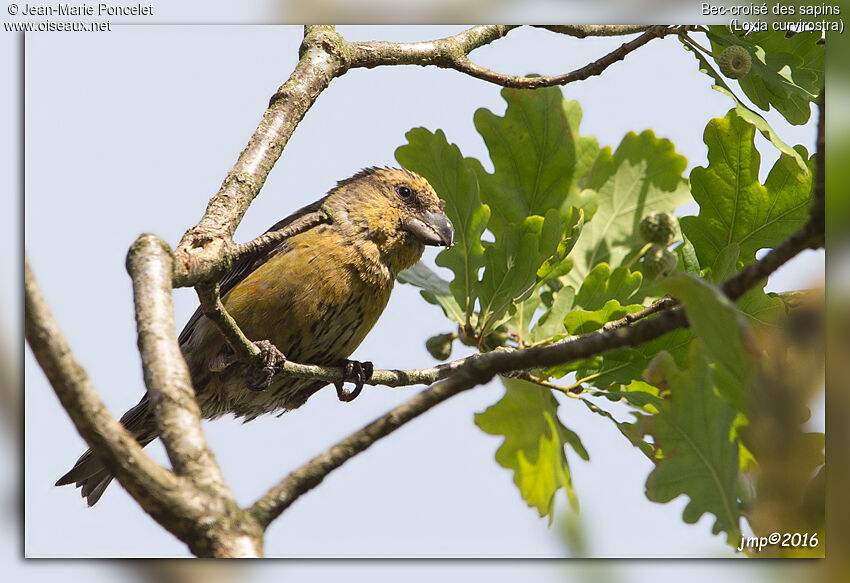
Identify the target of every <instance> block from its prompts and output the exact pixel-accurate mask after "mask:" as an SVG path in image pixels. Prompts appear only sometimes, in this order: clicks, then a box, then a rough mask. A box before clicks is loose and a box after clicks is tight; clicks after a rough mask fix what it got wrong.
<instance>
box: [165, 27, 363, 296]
mask: <svg viewBox="0 0 850 583" xmlns="http://www.w3.org/2000/svg"><path fill="white" fill-rule="evenodd" d="M345 48H346V44H345V41H344V40H343V39H342V37H341V36H339V34H337V33H336V31H335V30H334V27H332V26H308V27H305V35H304V42H303V43H302V45H301V52H300V55H301V57H300V60H299V61H298V64H297V65H296V67H295V70H294V71H293V72H292V74H291V75H290V76H289V79H288V80H287V81H286V83H284V84H283V85H282V86H281V87H280V89H278V91H277V93H276V94H275V96H274V97H273V98H272V100H271V102H270V103H269V106H268V108H267V109H266V111H265V113H264V114H263V119H262V121H261V122H260V124H259V125H258V126H257V129H256V130H255V131H254V135H253V136H251V139H250V140H249V141H248V145H247V146H246V147H245V149H244V150H242V153H241V154H240V155H239V158H238V159H237V161H236V164H234V166H233V168H232V169H231V170H230V172H229V173H228V174H227V176H226V177H225V179H224V182H223V183H222V185H221V188H220V189H219V191H218V193H217V194H216V195H215V196H214V197H213V198H212V199H211V200H210V202H209V204H208V205H207V209H206V212H205V213H204V216H203V217H202V218H201V220H200V221H199V222H198V224H197V225H196V226H194V227H192V228H191V229H189V230H188V231H187V232H186V234H185V235H184V236H183V239H182V240H181V241H180V244H179V245H178V247H177V249H175V251H174V256H175V260H176V261H175V264H174V285H175V286H176V287H178V286H191V285H195V284H196V283H198V282H202V281H216V280H217V279H220V277H221V275H223V274H224V272H225V271H226V270H227V268H228V265H229V253H228V250H229V248H230V246H231V245H232V241H231V237H232V235H233V232H234V231H235V230H236V227H237V226H238V225H239V221H240V220H241V219H242V217H243V215H244V214H245V212H246V211H247V210H248V205H250V204H251V201H252V200H254V198H255V197H256V196H257V194H258V193H259V192H260V188H261V187H262V186H263V184H264V183H265V181H266V178H267V177H268V175H269V172H270V171H271V169H272V167H273V166H274V163H275V162H276V161H277V159H278V158H279V157H280V154H281V152H283V148H284V146H286V144H287V142H288V141H289V138H290V137H291V136H292V132H294V131H295V128H296V126H297V125H298V124H299V123H300V121H301V120H302V119H303V118H304V115H305V114H306V113H307V111H308V110H309V109H310V107H311V106H312V105H313V103H315V101H316V99H317V98H318V96H319V94H320V93H321V92H322V91H323V90H324V89H325V88H326V87H327V86H328V84H329V83H330V82H331V80H332V79H333V78H334V77H337V76H338V75H341V74H342V73H344V72H345V71H346V70H347V69H348V63H349V58H348V53H347V51H346V50H345Z"/></svg>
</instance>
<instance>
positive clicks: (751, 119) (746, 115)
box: [685, 44, 808, 173]
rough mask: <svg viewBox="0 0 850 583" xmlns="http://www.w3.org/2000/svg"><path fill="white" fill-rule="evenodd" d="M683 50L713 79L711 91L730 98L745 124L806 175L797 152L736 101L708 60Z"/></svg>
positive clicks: (762, 119)
mask: <svg viewBox="0 0 850 583" xmlns="http://www.w3.org/2000/svg"><path fill="white" fill-rule="evenodd" d="M685 49H686V50H689V51H691V52H693V55H694V57H696V59H697V61H699V70H700V72H701V73H704V74H706V75H708V76H709V77H711V78H712V79H714V83H715V84H714V85H712V88H713V89H716V90H717V91H719V92H720V93H722V94H723V95H726V96H727V97H729V98H731V99H732V101H734V102H735V111H736V112H737V113H738V115H739V116H741V118H742V119H744V120H745V121H746V122H747V123H749V124H751V125H753V126H754V127H755V128H756V129H757V130H758V131H759V132H761V135H763V136H764V137H765V138H767V140H769V141H770V143H772V144H773V145H774V146H775V147H776V149H777V150H779V151H780V152H782V153H783V154H787V155H788V156H791V157H792V158H793V159H794V161H795V162H796V163H797V166H799V167H800V169H801V170H802V171H803V172H806V173H808V168H807V167H806V162H805V161H804V160H803V157H802V156H800V154H799V153H797V151H796V150H795V149H794V148H792V147H791V146H789V145H788V144H787V143H785V142H784V141H783V140H782V138H780V137H779V134H777V133H776V130H774V129H773V127H771V125H770V124H769V123H767V120H766V119H764V118H763V117H762V116H761V115H760V114H759V113H757V112H756V111H754V110H752V109H750V108H749V107H747V105H746V104H745V103H744V102H742V101H741V100H740V99H738V96H737V95H735V92H734V91H732V89H731V88H730V87H729V85H727V84H726V81H725V80H724V78H723V76H722V75H721V74H720V73H718V72H717V71H716V70H715V69H714V67H712V66H711V65H710V64H709V62H708V60H706V58H705V57H704V56H703V55H702V53H700V52H699V51H696V50H693V49H692V48H691V47H690V46H688V45H687V44H686V45H685Z"/></svg>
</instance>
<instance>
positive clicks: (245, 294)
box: [56, 168, 454, 506]
mask: <svg viewBox="0 0 850 583" xmlns="http://www.w3.org/2000/svg"><path fill="white" fill-rule="evenodd" d="M443 207H444V203H442V202H441V201H440V200H439V199H438V198H437V195H436V194H435V193H434V190H433V189H432V188H431V185H430V184H428V181H427V180H425V179H424V178H422V177H421V176H419V175H418V174H415V173H413V172H410V171H408V170H399V169H394V168H366V169H364V170H362V171H360V172H358V173H357V174H355V175H354V176H352V177H351V178H348V179H346V180H343V181H341V182H339V183H338V184H337V186H336V187H335V188H333V189H332V190H331V191H330V192H329V193H328V194H327V196H325V197H324V198H322V199H320V200H318V201H316V202H315V203H313V204H311V205H309V206H306V207H304V208H302V209H300V210H298V211H296V212H295V213H294V214H292V215H290V216H289V217H287V218H285V219H283V220H282V221H280V222H279V223H277V224H275V225H274V226H273V227H272V228H271V229H269V231H274V230H278V229H282V228H284V227H285V226H286V225H288V224H290V223H291V222H293V221H294V220H296V219H298V218H300V217H304V216H305V215H308V214H310V213H316V212H320V211H321V212H326V213H327V214H328V215H329V216H330V217H331V219H330V222H325V223H320V224H318V225H316V226H314V227H311V228H309V229H307V230H306V231H304V232H301V233H299V234H297V235H294V236H292V237H290V238H288V239H286V240H284V241H282V242H281V243H279V244H278V245H277V246H276V247H273V248H272V249H269V250H267V251H264V252H260V253H255V254H254V255H253V256H248V257H245V258H243V259H241V260H240V261H239V262H237V263H236V264H235V265H233V267H232V269H231V270H230V272H229V273H228V274H227V275H226V276H225V277H224V279H223V280H222V281H221V284H220V293H221V295H222V302H223V303H224V306H225V307H226V308H227V311H228V312H229V313H230V314H231V315H232V316H233V318H234V319H235V320H236V322H237V323H238V324H239V327H240V328H241V329H242V331H243V332H244V333H245V335H246V336H247V337H248V338H251V339H252V340H257V342H256V344H257V346H258V347H260V348H261V350H263V352H264V354H265V355H266V356H267V357H268V360H269V361H270V362H271V364H272V369H273V367H274V364H275V362H276V359H279V358H282V357H283V355H285V357H286V358H288V359H291V360H293V361H296V362H304V363H311V364H322V365H346V370H347V371H353V372H355V373H356V375H357V379H358V382H357V388H356V389H355V390H354V391H353V392H352V393H346V392H344V391H343V390H342V387H341V385H337V392H338V394H339V397H340V399H341V400H350V399H351V398H353V397H354V396H356V395H357V393H359V390H360V388H362V386H363V382H364V381H365V380H367V377H368V376H369V375H371V363H355V362H353V361H349V360H347V358H348V356H349V355H350V354H351V353H352V352H354V350H355V349H356V348H357V346H359V345H360V343H361V342H362V341H363V339H364V338H365V337H366V334H367V333H368V332H369V330H371V329H372V327H373V326H374V325H375V322H377V320H378V317H379V316H380V315H381V313H382V312H383V311H384V308H385V307H386V305H387V302H388V301H389V298H390V292H391V291H392V288H393V283H394V282H395V277H396V275H398V273H399V272H400V271H402V270H404V269H407V268H408V267H410V266H412V265H413V264H414V263H416V262H417V261H419V258H420V257H421V256H422V252H423V250H424V246H425V245H446V246H449V245H451V244H452V240H453V237H454V229H453V227H452V223H451V221H450V220H449V219H448V217H447V216H446V215H445V213H444V212H443ZM178 340H179V343H180V348H181V350H182V352H183V357H184V358H185V359H186V363H187V364H188V367H189V373H190V375H191V377H192V384H193V386H194V388H195V395H196V398H197V400H198V404H199V405H200V408H201V413H202V415H203V417H205V418H208V419H213V418H216V417H220V416H222V415H225V414H226V413H233V414H234V415H235V416H237V417H243V418H244V419H245V421H250V420H251V419H254V418H256V417H258V416H259V415H262V414H264V413H270V412H273V411H281V410H288V409H295V408H297V407H300V406H301V405H303V404H304V402H305V401H306V400H307V399H308V398H309V397H310V395H312V394H313V393H315V392H316V391H318V390H319V389H320V388H322V387H323V386H325V385H326V384H327V383H325V382H324V381H316V380H311V379H299V378H295V377H286V378H279V379H274V378H273V376H272V375H271V374H267V373H268V370H266V374H263V371H257V370H256V369H253V367H250V366H249V365H247V364H244V363H241V362H239V361H237V360H236V359H235V357H234V356H233V353H232V351H231V349H230V348H229V346H228V345H227V343H226V342H225V340H224V338H223V337H222V335H221V334H220V333H219V331H218V329H217V328H216V327H215V325H214V324H213V323H212V322H211V321H210V320H209V319H208V318H207V317H206V316H204V314H203V313H202V311H201V309H200V308H198V310H197V311H195V313H194V315H193V316H192V317H191V318H190V319H189V322H188V323H187V324H186V327H185V328H184V329H183V331H182V332H181V333H180V336H179V338H178ZM281 353H282V354H281ZM121 423H122V424H123V425H124V426H125V427H126V428H127V429H128V430H129V431H130V432H131V433H133V435H134V436H135V438H136V439H137V440H138V441H139V443H140V444H141V445H142V446H145V445H147V444H148V443H150V442H151V441H153V440H154V439H156V438H157V429H156V424H155V423H154V417H153V411H152V408H151V407H150V400H149V399H148V396H147V394H146V395H145V396H144V397H143V398H142V400H141V401H140V402H139V404H138V405H136V406H135V407H133V408H132V409H130V410H129V411H127V412H126V413H125V414H124V416H123V417H121ZM112 477H113V476H112V474H111V473H110V472H109V470H107V469H106V468H105V467H104V466H103V464H102V463H101V461H100V460H99V459H98V458H97V457H96V456H95V455H93V454H92V451H91V450H88V451H86V453H84V454H83V455H82V457H80V459H79V460H77V463H76V464H75V465H74V467H73V468H72V469H71V470H70V471H69V472H68V473H67V474H65V475H64V476H62V477H61V478H60V479H59V480H58V481H57V482H56V485H57V486H61V485H66V484H72V483H76V485H77V487H80V488H82V495H83V497H85V498H87V500H88V504H89V506H91V505H93V504H95V503H96V502H97V501H98V500H99V499H100V497H101V495H102V494H103V492H104V490H105V489H106V487H107V486H108V485H109V482H110V481H111V480H112Z"/></svg>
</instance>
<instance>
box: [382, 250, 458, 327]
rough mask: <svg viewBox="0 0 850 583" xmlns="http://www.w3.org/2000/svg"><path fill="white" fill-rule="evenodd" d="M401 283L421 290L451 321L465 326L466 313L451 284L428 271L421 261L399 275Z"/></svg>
mask: <svg viewBox="0 0 850 583" xmlns="http://www.w3.org/2000/svg"><path fill="white" fill-rule="evenodd" d="M398 280H399V281H400V282H401V283H407V284H410V285H412V286H415V287H418V288H419V289H420V292H419V293H420V294H421V295H422V297H423V298H425V301H426V302H428V303H429V304H436V305H439V306H440V307H441V308H443V312H444V313H445V314H446V317H447V318H449V319H450V320H453V321H455V322H456V323H458V324H463V321H464V312H463V310H461V308H460V306H459V305H458V304H457V301H455V298H454V296H452V293H451V291H450V290H449V282H447V281H446V280H444V279H443V278H442V277H440V276H439V275H437V274H436V273H434V272H433V271H431V270H430V269H428V266H426V265H425V264H424V263H422V262H421V261H420V262H418V263H416V264H415V265H414V266H413V267H411V268H409V269H405V270H404V271H402V272H401V273H399V274H398Z"/></svg>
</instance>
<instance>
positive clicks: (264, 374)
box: [245, 340, 286, 391]
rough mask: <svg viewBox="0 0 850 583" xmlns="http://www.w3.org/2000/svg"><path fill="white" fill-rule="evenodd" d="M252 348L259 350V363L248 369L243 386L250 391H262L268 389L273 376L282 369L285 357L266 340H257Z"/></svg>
mask: <svg viewBox="0 0 850 583" xmlns="http://www.w3.org/2000/svg"><path fill="white" fill-rule="evenodd" d="M254 346H256V347H257V348H259V349H260V354H259V363H258V364H256V365H253V366H249V367H248V370H247V371H246V373H245V385H246V386H247V387H248V389H249V390H251V391H264V390H266V389H267V388H269V385H270V384H271V382H272V378H273V377H274V375H276V374H277V373H278V372H279V371H280V369H281V367H283V363H284V362H286V357H285V356H284V355H283V353H282V352H281V351H280V350H278V348H277V346H275V345H274V344H272V343H271V342H269V341H268V340H258V341H257V342H254Z"/></svg>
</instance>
